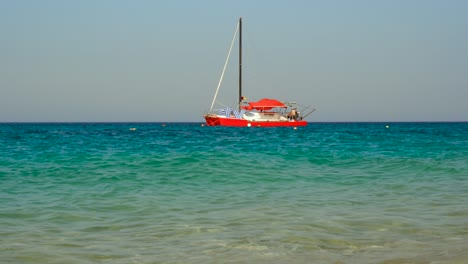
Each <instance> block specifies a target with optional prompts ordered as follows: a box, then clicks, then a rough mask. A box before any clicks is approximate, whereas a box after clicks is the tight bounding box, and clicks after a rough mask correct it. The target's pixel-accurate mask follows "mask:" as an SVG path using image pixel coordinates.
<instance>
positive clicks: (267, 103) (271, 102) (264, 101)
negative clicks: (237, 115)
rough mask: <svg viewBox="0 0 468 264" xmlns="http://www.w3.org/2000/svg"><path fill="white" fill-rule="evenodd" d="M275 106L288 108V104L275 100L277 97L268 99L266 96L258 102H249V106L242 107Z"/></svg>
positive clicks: (260, 108)
mask: <svg viewBox="0 0 468 264" xmlns="http://www.w3.org/2000/svg"><path fill="white" fill-rule="evenodd" d="M275 107H281V108H286V107H287V106H286V105H284V104H283V103H282V102H280V101H278V100H275V99H268V98H264V99H261V100H260V101H258V102H249V105H248V106H243V107H242V108H243V109H245V110H252V109H255V110H270V109H272V108H275Z"/></svg>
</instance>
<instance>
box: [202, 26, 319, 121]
mask: <svg viewBox="0 0 468 264" xmlns="http://www.w3.org/2000/svg"><path fill="white" fill-rule="evenodd" d="M237 32H239V104H238V106H237V107H235V108H231V107H227V108H224V109H213V105H214V102H215V101H216V96H217V95H218V91H219V87H220V86H221V82H222V79H223V76H224V72H225V70H226V66H227V63H228V61H229V56H230V54H231V51H232V47H233V45H234V41H235V38H236V35H237ZM308 108H309V107H306V108H305V109H304V110H306V109H308ZM314 111H315V109H312V110H310V112H309V113H307V114H305V115H302V113H301V111H299V110H298V108H297V105H296V103H292V102H281V101H278V100H276V99H268V98H264V99H261V100H259V101H257V102H248V101H246V98H245V97H244V96H242V18H240V19H239V23H238V25H237V29H236V32H235V33H234V38H233V39H232V42H231V47H230V49H229V53H228V57H227V59H226V63H225V64H224V68H223V72H222V74H221V78H220V80H219V83H218V88H217V89H216V93H215V96H214V98H213V102H212V103H211V107H210V111H209V112H208V113H206V114H204V117H205V120H206V124H207V125H208V126H232V127H298V126H306V125H307V121H305V120H304V118H305V117H307V116H308V115H309V114H311V113H312V112H314Z"/></svg>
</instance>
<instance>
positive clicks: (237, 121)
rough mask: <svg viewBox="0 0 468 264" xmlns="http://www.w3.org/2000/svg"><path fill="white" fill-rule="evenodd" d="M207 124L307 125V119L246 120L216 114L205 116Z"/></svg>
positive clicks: (244, 125)
mask: <svg viewBox="0 0 468 264" xmlns="http://www.w3.org/2000/svg"><path fill="white" fill-rule="evenodd" d="M205 119H206V124H207V125H208V126H228V127H298V126H307V121H304V120H301V121H248V120H245V119H237V118H223V117H216V116H205Z"/></svg>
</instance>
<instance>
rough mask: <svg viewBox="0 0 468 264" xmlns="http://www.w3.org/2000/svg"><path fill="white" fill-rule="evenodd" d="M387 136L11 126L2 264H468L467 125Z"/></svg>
mask: <svg viewBox="0 0 468 264" xmlns="http://www.w3.org/2000/svg"><path fill="white" fill-rule="evenodd" d="M386 125H387V124H384V123H337V124H333V123H332V124H329V123H319V124H310V125H309V126H307V127H305V128H297V129H296V130H295V129H293V128H269V129H265V128H220V127H206V126H205V127H202V126H201V125H200V123H194V124H190V123H180V124H172V123H168V124H166V126H163V125H162V124H158V123H155V124H0V262H1V263H72V264H74V263H467V262H468V123H390V124H388V125H389V128H386V127H385V126H386ZM132 127H133V128H136V130H134V131H133V130H130V128H132Z"/></svg>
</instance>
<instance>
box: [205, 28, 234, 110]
mask: <svg viewBox="0 0 468 264" xmlns="http://www.w3.org/2000/svg"><path fill="white" fill-rule="evenodd" d="M238 30H239V23H237V28H236V32H234V37H233V38H232V42H231V47H230V48H229V52H228V55H227V58H226V62H225V63H224V67H223V73H222V74H221V78H219V82H218V88H216V93H215V95H214V98H213V102H212V103H211V107H210V111H211V110H213V105H214V102H215V101H216V97H217V96H218V91H219V87H221V83H222V82H223V77H224V72H225V71H226V67H227V64H228V62H229V57H230V56H231V51H232V47H233V46H234V41H235V39H236V35H237V31H238Z"/></svg>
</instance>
